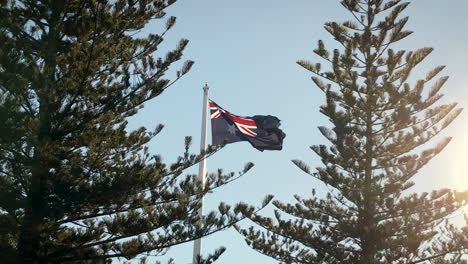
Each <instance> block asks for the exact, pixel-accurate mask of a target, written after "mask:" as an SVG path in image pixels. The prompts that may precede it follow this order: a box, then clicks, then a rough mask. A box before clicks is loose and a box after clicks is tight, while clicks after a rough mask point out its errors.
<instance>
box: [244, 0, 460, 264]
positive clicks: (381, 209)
mask: <svg viewBox="0 0 468 264" xmlns="http://www.w3.org/2000/svg"><path fill="white" fill-rule="evenodd" d="M341 3H342V5H343V6H344V7H345V9H346V10H348V11H349V12H350V13H351V14H352V16H353V17H354V18H355V19H354V21H347V22H344V23H336V22H330V23H326V24H325V29H326V30H327V31H328V32H329V33H330V34H331V35H332V36H333V38H334V39H335V40H336V41H338V42H339V43H340V44H341V45H342V47H343V48H342V49H340V50H338V49H337V50H334V51H333V52H329V51H328V50H327V49H326V48H325V45H324V43H323V42H322V41H319V43H318V47H317V49H315V50H314V52H315V53H316V54H317V55H318V56H320V57H321V58H322V59H324V60H325V61H328V63H329V64H330V65H331V67H330V70H328V71H327V70H323V68H322V67H321V65H320V64H318V63H311V62H308V61H299V62H298V64H299V65H301V66H302V67H304V68H305V69H307V70H308V71H310V72H311V73H313V77H312V80H313V82H314V83H315V84H316V85H317V86H318V87H319V88H320V89H321V90H322V91H323V92H324V94H325V96H326V104H325V105H323V106H321V108H320V111H321V113H323V114H324V115H325V116H327V117H328V119H329V120H330V122H331V123H332V125H333V126H332V128H331V129H330V128H327V127H319V130H320V132H321V133H322V134H323V136H324V137H325V138H326V139H327V140H328V141H329V142H330V143H331V146H325V145H318V146H312V147H311V149H312V150H313V151H314V152H315V153H316V154H317V155H318V156H319V157H320V158H321V161H322V163H323V165H324V166H323V167H320V168H317V171H316V172H313V171H311V169H310V168H309V166H308V165H306V164H305V163H304V162H303V161H300V160H294V161H293V162H294V163H295V164H296V165H297V166H298V167H299V168H301V169H302V170H303V171H304V172H306V173H308V174H310V175H312V176H313V177H315V178H317V179H318V180H320V181H321V182H323V183H324V184H325V185H326V186H327V187H328V188H329V192H328V194H327V195H326V197H323V198H318V197H316V195H315V191H314V192H313V193H312V198H307V199H304V198H301V197H298V196H296V197H295V199H296V201H297V202H296V203H294V204H285V203H282V202H279V201H275V202H274V205H275V206H276V208H277V209H276V211H275V217H273V218H269V217H263V216H260V215H256V216H252V217H251V219H252V220H253V221H254V222H255V223H256V224H258V225H259V226H260V227H262V228H264V229H266V231H264V230H262V229H260V230H258V229H257V228H254V227H251V228H250V229H242V228H240V227H238V230H239V231H240V232H241V233H242V234H243V235H244V236H245V237H246V241H247V243H248V244H249V245H250V246H251V247H252V248H254V249H256V250H257V251H259V252H261V253H263V254H265V255H268V256H271V257H273V258H275V259H277V260H279V261H281V262H282V263H308V264H310V263H340V264H343V263H349V264H371V263H372V264H375V263H405V264H408V263H460V262H461V261H462V260H461V258H460V256H461V255H460V254H463V253H466V252H467V251H466V250H467V249H468V248H467V247H468V243H467V242H466V241H467V238H468V230H467V229H466V228H464V229H457V228H455V227H454V226H453V225H451V224H450V223H449V222H448V221H446V220H447V219H448V217H449V216H450V215H452V214H453V213H454V212H455V211H457V210H458V209H460V207H461V206H462V204H464V202H457V199H456V198H455V195H454V193H453V191H451V190H446V189H444V190H436V191H432V192H430V193H419V194H411V193H410V190H409V188H411V187H412V186H413V182H412V181H411V178H412V177H413V176H414V175H415V174H416V173H417V172H418V170H419V169H420V168H422V167H423V166H424V165H426V164H427V162H428V161H429V160H431V159H432V158H433V157H434V156H435V155H437V154H438V153H439V152H440V151H441V150H442V149H443V148H444V147H445V146H446V145H447V144H448V143H449V141H450V138H444V139H442V140H440V142H439V143H437V144H435V146H434V147H429V148H426V149H422V148H423V145H424V144H425V143H426V142H428V141H429V140H430V139H432V138H433V137H434V136H436V135H437V134H439V132H440V131H441V130H443V129H444V128H445V127H447V125H449V124H450V123H451V122H452V121H453V120H454V118H456V116H457V115H458V114H459V113H460V112H461V109H459V108H457V106H456V104H444V105H439V106H436V104H435V103H436V102H437V101H439V99H440V98H441V97H442V95H441V94H440V93H439V90H440V88H441V87H442V86H443V84H444V83H445V82H446V81H447V77H440V78H438V79H437V78H435V77H436V76H437V75H438V74H439V73H440V72H441V71H442V70H443V68H444V67H443V66H439V67H436V68H434V70H432V71H430V72H429V73H428V74H427V75H426V76H425V77H424V78H422V79H420V80H417V81H416V82H415V83H414V84H410V79H409V76H410V74H411V72H412V71H413V69H414V68H415V67H416V66H417V65H418V64H419V63H420V62H422V61H423V60H424V59H425V58H426V57H427V56H428V55H429V54H430V53H431V52H432V49H431V48H422V49H419V50H416V51H410V52H408V51H403V50H393V49H392V48H391V47H392V44H393V43H395V42H397V41H399V40H401V39H403V38H405V37H407V36H408V35H410V34H411V32H410V31H406V30H404V26H405V24H406V22H407V21H408V17H404V18H399V16H400V14H401V12H402V11H403V10H404V9H405V8H406V7H407V6H408V3H407V2H403V1H399V0H396V1H384V0H361V1H359V0H344V1H341ZM411 83H413V82H412V81H411ZM428 86H429V87H428ZM441 176H442V175H441ZM281 212H283V214H282V213H281ZM284 213H286V214H287V216H284ZM453 254H455V256H454V255H453ZM457 254H458V255H457ZM452 257H453V258H452Z"/></svg>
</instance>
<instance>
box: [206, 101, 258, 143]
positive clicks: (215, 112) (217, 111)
mask: <svg viewBox="0 0 468 264" xmlns="http://www.w3.org/2000/svg"><path fill="white" fill-rule="evenodd" d="M209 101H210V111H211V113H212V114H211V119H216V118H220V117H221V114H224V115H226V116H227V117H228V118H229V119H231V121H232V122H233V123H234V125H235V126H236V127H237V128H238V129H239V131H240V132H241V133H243V134H245V135H248V136H251V137H255V136H257V133H255V132H253V131H252V129H257V124H256V123H255V121H254V120H253V119H249V118H245V117H240V116H236V115H233V114H231V113H229V112H228V111H226V110H224V109H223V108H221V107H219V106H218V105H217V104H216V103H215V102H213V101H211V100H209Z"/></svg>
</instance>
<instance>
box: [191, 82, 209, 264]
mask: <svg viewBox="0 0 468 264" xmlns="http://www.w3.org/2000/svg"><path fill="white" fill-rule="evenodd" d="M208 89H209V87H208V83H205V86H204V87H203V112H202V126H201V140H200V151H204V150H205V149H206V137H207V135H206V125H207V123H206V115H207V112H208ZM198 177H200V180H201V182H202V188H205V182H206V159H205V158H204V159H203V160H202V161H201V162H200V164H199V169H198ZM198 215H199V216H200V217H202V216H203V197H202V198H201V206H200V209H198ZM200 254H201V238H199V239H197V240H195V243H194V245H193V262H192V263H193V264H198V263H197V258H198V256H199V255H200Z"/></svg>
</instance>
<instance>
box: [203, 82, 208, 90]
mask: <svg viewBox="0 0 468 264" xmlns="http://www.w3.org/2000/svg"><path fill="white" fill-rule="evenodd" d="M208 89H210V87H209V86H208V82H205V86H203V91H205V92H207V91H208Z"/></svg>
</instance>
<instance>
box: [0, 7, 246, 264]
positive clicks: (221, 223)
mask: <svg viewBox="0 0 468 264" xmlns="http://www.w3.org/2000/svg"><path fill="white" fill-rule="evenodd" d="M174 2H175V0H115V1H114V0H65V1H63V0H34V1H31V0H11V1H0V128H1V129H0V132H1V133H0V256H1V261H0V262H2V263H109V262H110V261H111V259H112V258H116V257H124V258H127V259H130V258H133V257H136V256H138V255H139V254H142V253H148V254H149V253H151V254H152V255H158V254H162V253H164V252H165V251H166V250H167V248H169V247H170V246H172V245H177V244H180V243H183V242H187V241H191V240H194V239H196V238H199V237H202V236H205V235H207V234H210V233H212V232H215V231H217V230H220V229H223V228H225V227H227V226H229V225H231V224H232V223H234V222H235V221H237V220H238V219H240V213H239V211H240V210H242V211H244V212H245V211H250V212H252V210H253V208H251V207H248V206H246V205H243V204H240V205H239V206H238V207H236V208H230V207H229V206H226V205H224V204H220V206H219V212H211V213H209V214H208V215H207V216H206V217H204V219H202V220H200V219H199V217H198V215H197V209H198V208H199V206H200V202H199V201H200V197H201V196H202V195H203V194H204V193H206V192H208V191H210V190H213V189H214V188H216V187H218V186H221V185H224V184H225V183H227V182H228V181H231V180H233V179H234V178H236V177H238V175H237V174H234V173H229V174H224V173H222V171H220V172H219V173H217V174H213V175H210V177H209V178H208V180H207V185H206V188H205V189H204V190H202V189H201V187H200V182H199V180H197V177H196V176H195V175H185V176H184V174H183V171H184V169H186V168H188V167H190V166H192V165H194V164H196V163H198V162H199V161H200V159H201V158H202V155H194V154H190V153H189V152H188V147H189V145H190V138H187V139H186V142H185V143H186V144H185V145H186V148H185V152H184V151H183V149H181V153H183V154H182V155H181V156H180V157H179V158H178V159H177V161H176V162H175V163H173V164H165V163H163V162H162V161H161V158H160V157H159V156H158V155H152V154H151V153H150V152H149V151H148V149H147V147H146V146H145V145H146V143H148V142H149V141H150V140H151V139H152V138H153V137H154V136H156V135H157V133H158V132H159V131H160V130H161V128H162V127H161V126H158V127H157V128H156V129H154V130H153V131H147V130H146V129H145V128H139V129H137V130H135V131H127V119H128V118H129V117H131V116H133V115H135V114H136V113H137V112H138V109H140V108H141V107H142V106H143V104H144V103H145V102H147V101H148V100H151V99H152V98H154V97H156V96H158V95H159V94H161V93H162V92H163V91H164V90H165V89H167V88H168V87H169V86H171V85H172V84H173V83H174V82H175V81H177V80H178V79H179V78H181V77H182V76H183V75H184V74H185V73H187V72H188V71H189V69H190V67H191V66H192V64H193V63H192V62H191V61H186V62H185V63H183V65H182V67H181V69H180V70H178V71H176V72H174V74H175V75H176V76H175V77H174V78H173V79H172V80H170V79H168V78H167V77H165V75H166V74H167V73H170V71H169V68H170V67H171V66H172V65H173V63H175V62H177V61H178V60H180V59H181V56H182V52H183V50H184V48H185V47H186V45H187V43H188V41H187V40H185V39H182V40H181V41H180V42H179V44H178V45H177V46H176V47H175V48H174V49H172V50H170V51H169V52H167V54H165V55H163V56H161V53H159V51H158V48H159V45H160V44H161V42H162V41H163V37H164V35H165V33H166V32H167V31H168V30H169V29H170V28H171V27H172V26H173V25H174V23H175V18H174V17H168V18H167V19H166V18H165V17H166V14H165V10H166V8H167V7H169V6H170V5H171V4H173V3H174ZM152 20H157V21H161V20H163V21H165V29H164V30H163V32H161V33H159V34H149V35H147V36H141V34H139V35H137V33H139V32H140V30H141V29H142V28H143V27H144V26H145V25H146V24H147V23H148V22H149V21H152ZM156 52H158V53H156ZM158 54H160V55H158ZM168 71H169V72H168ZM215 151H216V149H210V150H209V151H208V152H206V153H205V154H206V155H211V154H212V153H214V152H215ZM250 167H251V166H250V165H248V166H246V169H245V171H246V170H247V169H248V168H250ZM245 171H244V172H245ZM242 173H243V172H241V174H242ZM202 223H203V225H201V224H202ZM218 253H219V252H218ZM215 257H216V255H214V256H212V258H211V260H213V259H214V258H215ZM211 260H210V261H211Z"/></svg>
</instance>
